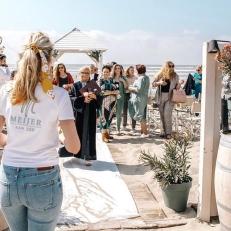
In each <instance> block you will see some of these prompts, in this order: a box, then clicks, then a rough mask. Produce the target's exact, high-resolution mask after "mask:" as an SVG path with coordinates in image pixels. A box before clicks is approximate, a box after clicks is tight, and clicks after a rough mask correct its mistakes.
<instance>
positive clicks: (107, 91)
mask: <svg viewBox="0 0 231 231" xmlns="http://www.w3.org/2000/svg"><path fill="white" fill-rule="evenodd" d="M119 93H120V91H119V90H114V91H109V90H106V91H105V92H104V93H103V95H117V94H119Z"/></svg>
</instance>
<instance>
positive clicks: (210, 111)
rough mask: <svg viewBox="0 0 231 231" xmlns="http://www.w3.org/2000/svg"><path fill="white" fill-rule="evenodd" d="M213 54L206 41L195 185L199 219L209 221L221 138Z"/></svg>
mask: <svg viewBox="0 0 231 231" xmlns="http://www.w3.org/2000/svg"><path fill="white" fill-rule="evenodd" d="M214 57H215V54H214V53H208V43H207V42H205V43H203V52H202V66H203V67H202V76H203V79H202V100H201V103H202V105H201V137H200V163H199V185H198V210H197V215H198V217H199V219H200V220H202V221H206V222H210V218H211V217H212V216H217V215H218V212H217V206H216V199H215V188H214V173H215V165H216V158H217V151H218V146H219V141H220V108H221V78H220V75H221V74H220V73H219V71H218V63H217V62H216V60H215V59H214Z"/></svg>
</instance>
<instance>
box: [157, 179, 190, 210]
mask: <svg viewBox="0 0 231 231" xmlns="http://www.w3.org/2000/svg"><path fill="white" fill-rule="evenodd" d="M191 187H192V181H190V182H188V183H183V184H171V185H168V186H166V187H161V190H162V195H163V198H164V203H165V205H166V206H167V207H169V208H170V209H173V210H174V211H176V212H183V211H185V209H186V206H187V202H188V196H189V191H190V188H191Z"/></svg>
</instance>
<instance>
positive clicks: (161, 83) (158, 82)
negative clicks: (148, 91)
mask: <svg viewBox="0 0 231 231" xmlns="http://www.w3.org/2000/svg"><path fill="white" fill-rule="evenodd" d="M166 84H167V83H166V82H165V81H163V80H162V79H155V80H154V81H153V82H152V86H153V87H159V86H165V85H166Z"/></svg>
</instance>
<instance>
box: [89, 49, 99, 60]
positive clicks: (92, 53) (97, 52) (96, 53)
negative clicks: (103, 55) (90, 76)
mask: <svg viewBox="0 0 231 231" xmlns="http://www.w3.org/2000/svg"><path fill="white" fill-rule="evenodd" d="M88 55H89V56H90V57H92V58H93V59H95V60H96V61H97V62H99V58H100V51H97V50H94V51H91V53H90V54H88Z"/></svg>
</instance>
